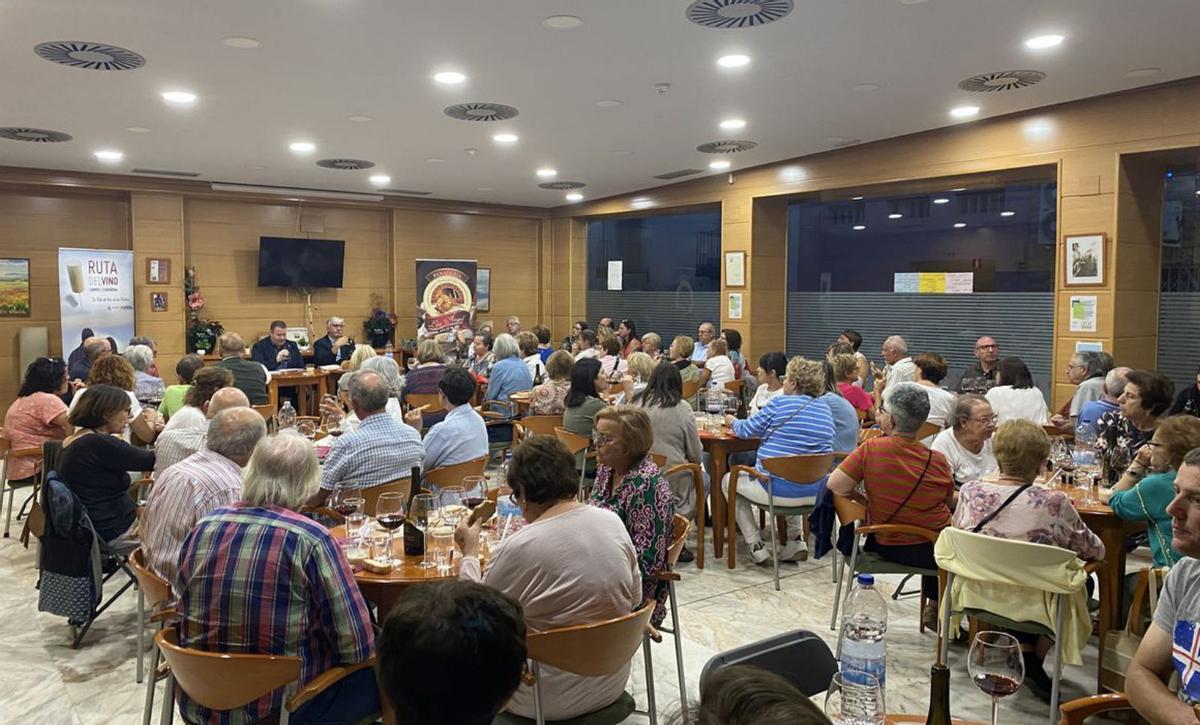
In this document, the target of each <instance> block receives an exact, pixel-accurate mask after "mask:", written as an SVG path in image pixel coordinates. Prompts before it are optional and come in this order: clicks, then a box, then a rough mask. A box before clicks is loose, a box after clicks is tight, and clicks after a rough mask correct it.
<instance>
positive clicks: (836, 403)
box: [820, 393, 859, 452]
mask: <svg viewBox="0 0 1200 725" xmlns="http://www.w3.org/2000/svg"><path fill="white" fill-rule="evenodd" d="M820 400H824V401H825V404H826V405H828V406H829V411H830V412H831V413H833V450H835V451H847V452H848V451H852V450H854V449H855V448H857V447H858V429H859V425H858V413H857V412H855V410H854V406H853V405H851V404H850V401H849V400H846V399H845V398H843V397H842V396H840V395H838V394H837V393H825V394H824V395H822V396H821V397H820Z"/></svg>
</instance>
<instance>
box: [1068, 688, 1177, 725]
mask: <svg viewBox="0 0 1200 725" xmlns="http://www.w3.org/2000/svg"><path fill="white" fill-rule="evenodd" d="M1060 709H1061V710H1062V720H1061V721H1060V725H1083V723H1084V721H1085V720H1087V719H1088V718H1089V717H1092V716H1093V715H1099V714H1100V713H1102V712H1110V711H1112V710H1132V709H1133V705H1132V704H1130V702H1129V698H1128V697H1126V696H1125V693H1123V692H1106V693H1104V694H1101V695H1090V696H1088V697H1080V698H1078V699H1075V700H1071V701H1070V702H1064V703H1063V704H1062V707H1061V708H1060ZM1197 719H1198V720H1200V715H1198V718H1197Z"/></svg>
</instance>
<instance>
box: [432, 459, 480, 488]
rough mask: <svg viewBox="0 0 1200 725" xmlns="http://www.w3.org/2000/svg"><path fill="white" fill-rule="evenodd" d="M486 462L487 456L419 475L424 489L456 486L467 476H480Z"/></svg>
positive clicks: (440, 467)
mask: <svg viewBox="0 0 1200 725" xmlns="http://www.w3.org/2000/svg"><path fill="white" fill-rule="evenodd" d="M487 462H488V457H487V456H480V457H479V458H475V459H473V460H470V461H464V462H463V463H456V464H454V465H453V466H439V467H438V468H433V469H430V470H428V471H425V473H423V474H422V475H421V480H422V483H423V484H424V486H425V488H429V489H433V487H434V486H437V488H442V487H444V486H458V485H461V484H462V481H463V479H464V478H466V477H467V476H482V475H483V472H484V470H486V469H487ZM433 490H437V489H433Z"/></svg>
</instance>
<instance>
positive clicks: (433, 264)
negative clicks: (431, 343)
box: [417, 259, 479, 337]
mask: <svg viewBox="0 0 1200 725" xmlns="http://www.w3.org/2000/svg"><path fill="white" fill-rule="evenodd" d="M478 270H479V263H478V262H476V261H475V260H473V259H470V260H468V259H445V260H441V259H418V260H417V307H418V309H419V310H420V313H421V316H420V325H421V336H422V337H431V336H434V335H437V334H440V333H443V332H456V331H458V330H461V329H464V328H469V327H470V326H471V318H472V317H473V316H474V315H475V305H476V298H475V294H476V291H475V290H476V288H475V283H476V275H477V273H478Z"/></svg>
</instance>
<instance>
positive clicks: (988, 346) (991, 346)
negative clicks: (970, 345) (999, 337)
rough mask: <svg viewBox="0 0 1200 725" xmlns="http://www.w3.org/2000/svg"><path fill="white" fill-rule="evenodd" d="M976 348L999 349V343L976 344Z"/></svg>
mask: <svg viewBox="0 0 1200 725" xmlns="http://www.w3.org/2000/svg"><path fill="white" fill-rule="evenodd" d="M975 349H976V350H999V349H1000V346H999V345H976V346H975Z"/></svg>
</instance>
